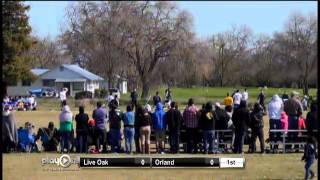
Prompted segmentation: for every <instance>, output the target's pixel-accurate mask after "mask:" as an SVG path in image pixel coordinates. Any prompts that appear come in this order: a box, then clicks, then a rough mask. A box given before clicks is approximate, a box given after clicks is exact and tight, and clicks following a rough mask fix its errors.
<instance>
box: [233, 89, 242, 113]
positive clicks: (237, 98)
mask: <svg viewBox="0 0 320 180" xmlns="http://www.w3.org/2000/svg"><path fill="white" fill-rule="evenodd" d="M241 99H242V95H241V93H240V92H239V89H238V90H237V91H236V93H235V94H234V95H233V108H234V109H237V108H238V107H239V106H240V101H241Z"/></svg>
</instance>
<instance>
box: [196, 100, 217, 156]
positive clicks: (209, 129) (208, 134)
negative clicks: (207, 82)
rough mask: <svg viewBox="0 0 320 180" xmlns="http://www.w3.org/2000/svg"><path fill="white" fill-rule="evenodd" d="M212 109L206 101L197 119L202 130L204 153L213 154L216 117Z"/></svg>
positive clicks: (214, 150) (210, 104) (214, 149)
mask: <svg viewBox="0 0 320 180" xmlns="http://www.w3.org/2000/svg"><path fill="white" fill-rule="evenodd" d="M212 109H213V108H212V103H211V102H207V104H206V105H205V109H204V111H202V112H201V115H200V119H199V127H200V129H201V130H202V132H203V145H204V153H205V154H208V153H209V154H213V153H215V152H216V147H215V132H214V130H215V125H216V119H215V117H214V115H213V114H214V112H213V110H212ZM208 146H209V147H208Z"/></svg>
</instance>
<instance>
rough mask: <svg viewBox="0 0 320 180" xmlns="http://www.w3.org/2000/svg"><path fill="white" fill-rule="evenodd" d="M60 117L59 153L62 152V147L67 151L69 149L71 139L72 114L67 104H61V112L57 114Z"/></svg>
mask: <svg viewBox="0 0 320 180" xmlns="http://www.w3.org/2000/svg"><path fill="white" fill-rule="evenodd" d="M59 119H60V129H59V131H60V133H61V137H62V140H61V153H63V152H64V149H66V150H67V153H69V152H70V150H71V140H72V136H73V134H72V131H73V123H72V120H73V114H72V112H71V110H70V107H69V106H68V105H65V106H63V108H62V112H61V113H60V116H59Z"/></svg>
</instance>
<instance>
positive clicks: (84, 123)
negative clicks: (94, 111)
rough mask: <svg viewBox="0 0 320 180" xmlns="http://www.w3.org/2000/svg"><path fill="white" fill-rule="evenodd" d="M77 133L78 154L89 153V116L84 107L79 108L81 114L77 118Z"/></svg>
mask: <svg viewBox="0 0 320 180" xmlns="http://www.w3.org/2000/svg"><path fill="white" fill-rule="evenodd" d="M75 121H76V133H77V138H76V139H77V148H76V149H77V153H88V141H87V140H88V121H89V116H88V114H87V113H84V107H83V106H80V107H79V114H77V115H76V117H75Z"/></svg>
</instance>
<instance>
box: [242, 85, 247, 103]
mask: <svg viewBox="0 0 320 180" xmlns="http://www.w3.org/2000/svg"><path fill="white" fill-rule="evenodd" d="M248 99H249V94H248V91H247V88H245V89H244V91H243V93H242V100H244V101H246V103H247V104H248Z"/></svg>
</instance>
